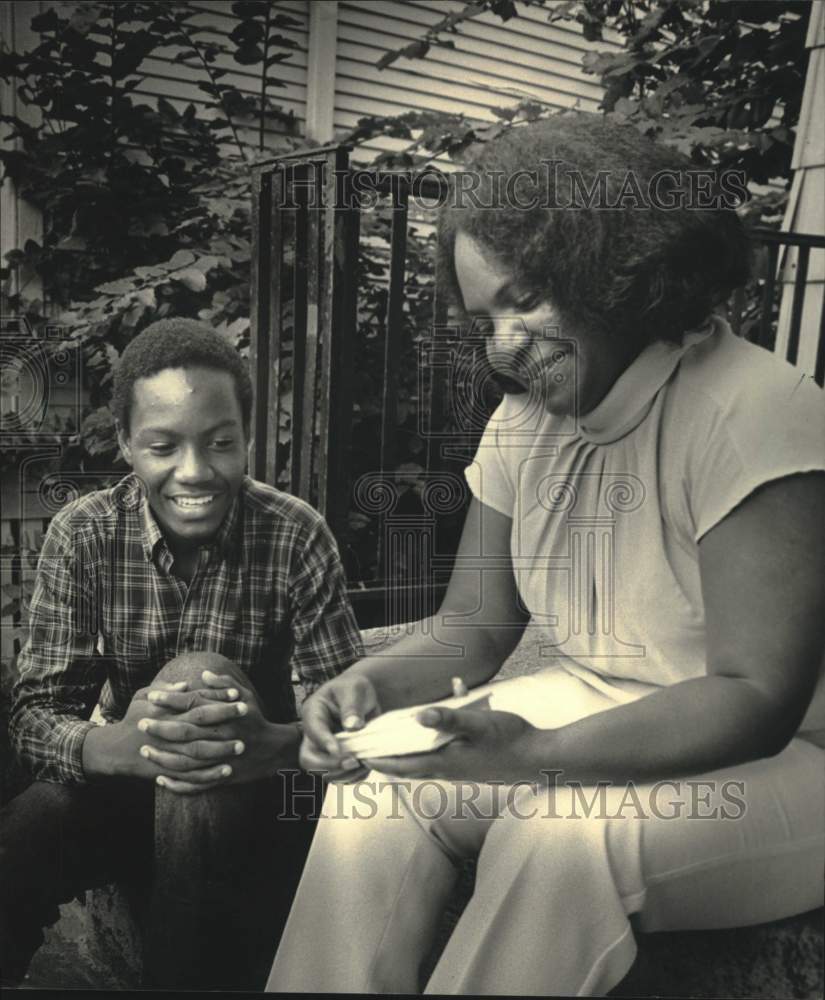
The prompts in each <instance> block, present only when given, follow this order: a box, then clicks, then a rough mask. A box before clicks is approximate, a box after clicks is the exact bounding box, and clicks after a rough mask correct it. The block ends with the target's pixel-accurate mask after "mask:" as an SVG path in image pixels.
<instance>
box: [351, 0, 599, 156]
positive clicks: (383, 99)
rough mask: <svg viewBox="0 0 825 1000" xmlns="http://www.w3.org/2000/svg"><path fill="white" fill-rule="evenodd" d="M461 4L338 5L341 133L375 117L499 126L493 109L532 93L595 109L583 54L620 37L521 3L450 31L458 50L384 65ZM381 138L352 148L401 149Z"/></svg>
mask: <svg viewBox="0 0 825 1000" xmlns="http://www.w3.org/2000/svg"><path fill="white" fill-rule="evenodd" d="M463 6H464V5H463V4H462V3H461V2H459V0H342V2H341V3H339V6H338V53H337V60H336V68H335V115H334V122H335V128H336V130H337V132H338V134H341V133H343V132H345V131H347V130H348V129H351V128H352V127H353V126H355V125H356V124H357V122H358V120H359V119H360V118H363V117H366V116H369V115H394V114H400V113H402V112H404V111H409V110H411V109H414V110H422V111H445V112H449V113H454V114H462V115H465V116H466V117H467V118H469V119H470V120H471V121H474V122H479V123H481V122H493V121H495V120H496V116H495V114H494V112H493V110H492V108H494V107H495V108H501V107H509V106H512V105H513V104H515V103H516V102H517V101H519V100H520V99H522V98H524V97H530V96H532V97H535V98H537V99H539V100H541V101H544V102H546V103H548V104H550V105H552V106H553V107H556V108H559V109H561V108H572V107H579V108H581V109H583V110H586V111H594V110H596V108H597V107H598V103H599V101H600V99H601V94H602V88H601V86H600V85H599V83H598V82H597V80H596V78H594V77H592V76H588V75H587V74H586V73H584V71H583V70H582V67H581V58H582V56H583V55H584V53H585V52H587V51H592V50H593V49H594V48H595V49H599V48H602V49H612V48H617V47H618V43H617V41H616V39H615V38H610V39H607V40H605V41H604V42H601V43H598V44H597V45H595V46H594V45H591V44H590V43H588V42H586V41H585V40H584V39H583V38H582V35H581V31H580V30H579V29H578V27H573V26H564V25H555V24H552V25H551V24H549V23H548V21H547V18H548V11H547V10H546V9H537V8H529V7H525V6H524V5H523V4H518V5H517V6H518V10H519V16H518V17H514V18H511V19H510V20H509V21H506V22H502V21H501V20H500V19H499V18H497V17H496V16H495V15H493V14H483V15H481V16H480V17H477V18H473V19H472V20H469V21H465V22H464V23H463V24H462V25H461V26H460V30H459V33H458V34H456V35H451V36H446V35H445V36H444V37H445V38H446V37H450V38H451V39H452V41H454V42H455V49H446V48H440V47H433V48H431V49H430V51H429V52H428V53H427V56H426V57H425V58H423V59H406V58H402V59H399V60H397V61H396V62H395V63H393V64H392V66H390V67H388V68H387V69H384V70H380V69H378V68H377V67H376V65H375V64H376V63H377V62H378V60H379V59H380V58H381V56H382V55H383V54H384V53H385V52H388V51H392V50H394V49H398V48H401V47H402V46H404V45H406V44H408V43H409V42H412V41H414V40H416V39H418V38H420V37H421V36H422V35H423V34H424V32H425V31H426V30H427V29H428V28H430V27H432V26H433V25H434V24H436V23H437V22H438V21H440V20H441V19H442V18H443V17H444V16H445V15H446V14H448V13H450V12H451V11H458V10H461V9H462V8H463ZM405 145H406V143H405V142H404V141H403V140H393V139H386V138H384V137H380V138H376V139H375V140H373V141H371V142H369V143H365V144H364V145H363V146H362V147H361V148H359V149H358V150H356V154H355V157H354V158H356V159H371V158H372V157H373V156H374V155H375V154H376V153H377V152H378V151H379V150H386V149H395V150H397V149H400V148H403V147H404V146H405Z"/></svg>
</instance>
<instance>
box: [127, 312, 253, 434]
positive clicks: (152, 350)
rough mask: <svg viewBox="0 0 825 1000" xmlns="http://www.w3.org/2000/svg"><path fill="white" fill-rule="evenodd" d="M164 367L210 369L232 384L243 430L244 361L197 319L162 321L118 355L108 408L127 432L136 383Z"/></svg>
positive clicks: (246, 411)
mask: <svg viewBox="0 0 825 1000" xmlns="http://www.w3.org/2000/svg"><path fill="white" fill-rule="evenodd" d="M167 368H211V369H213V370H214V371H219V372H228V373H229V374H230V375H231V376H232V380H233V381H234V383H235V392H236V393H237V396H238V403H239V404H240V407H241V417H242V420H243V425H244V428H245V430H246V431H247V432H248V431H249V424H250V420H251V416H252V382H251V380H250V378H249V372H248V371H247V369H246V364H245V363H244V360H243V358H242V357H241V356H240V354H238V352H237V351H236V350H235V348H234V347H232V345H231V344H229V343H228V342H227V341H226V340H225V339H224V338H223V337H222V336H221V335H220V334H219V333H218V331H217V330H215V329H213V328H212V327H211V326H209V325H208V324H206V323H202V322H200V321H199V320H196V319H185V318H184V317H176V318H173V319H161V320H158V321H157V322H156V323H152V324H151V325H150V326H147V327H146V329H145V330H144V331H143V332H142V333H140V334H138V336H137V337H135V339H134V340H133V341H132V342H131V343H130V344H129V346H128V347H127V348H126V350H125V351H124V352H123V354H122V355H121V356H120V360H119V361H118V364H117V367H116V368H115V371H114V378H113V380H112V402H111V408H112V412H113V413H114V415H115V418H116V419H117V421H118V423H119V424H120V426H121V427H122V428H123V429H124V430H125V431H126V432H127V433H128V432H129V417H130V415H131V410H132V400H133V391H134V385H135V382H137V380H138V379H139V378H150V377H151V376H152V375H157V373H158V372H161V371H164V370H165V369H167Z"/></svg>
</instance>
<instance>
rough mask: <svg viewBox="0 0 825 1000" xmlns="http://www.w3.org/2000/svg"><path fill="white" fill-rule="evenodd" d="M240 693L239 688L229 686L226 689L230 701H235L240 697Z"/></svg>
mask: <svg viewBox="0 0 825 1000" xmlns="http://www.w3.org/2000/svg"><path fill="white" fill-rule="evenodd" d="M239 694H240V691H239V690H238V689H237V688H227V689H226V697H227V698H228V699H229V700H230V701H234V700H235V699H236V698H237V697H238V695H239Z"/></svg>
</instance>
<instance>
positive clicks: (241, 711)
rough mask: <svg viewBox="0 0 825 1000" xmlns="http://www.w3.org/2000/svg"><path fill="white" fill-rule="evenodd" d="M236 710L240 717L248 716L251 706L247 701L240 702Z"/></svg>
mask: <svg viewBox="0 0 825 1000" xmlns="http://www.w3.org/2000/svg"><path fill="white" fill-rule="evenodd" d="M235 708H237V710H238V715H246V713H247V712H248V711H249V705H247V703H246V702H245V701H239V702H238V704H237V705H236V706H235Z"/></svg>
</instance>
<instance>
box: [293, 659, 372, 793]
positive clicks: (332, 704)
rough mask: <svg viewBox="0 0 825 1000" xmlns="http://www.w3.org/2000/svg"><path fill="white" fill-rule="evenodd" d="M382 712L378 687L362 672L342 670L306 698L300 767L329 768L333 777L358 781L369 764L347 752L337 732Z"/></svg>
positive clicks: (329, 772) (328, 770)
mask: <svg viewBox="0 0 825 1000" xmlns="http://www.w3.org/2000/svg"><path fill="white" fill-rule="evenodd" d="M380 714H381V706H380V704H379V702H378V695H377V693H376V691H375V687H374V686H373V683H372V681H371V680H369V678H367V677H365V676H364V675H363V674H357V673H343V674H341V675H340V676H339V677H336V678H334V679H333V680H331V681H327V683H326V684H324V685H322V686H321V687H319V688H318V690H317V691H316V692H315V693H314V694H313V695H311V696H310V697H309V698H307V700H306V702H304V706H303V710H302V712H301V719H302V722H303V725H304V741H303V743H302V744H301V752H300V762H301V767H303V768H304V769H305V770H306V771H326V772H327V778H328V779H329V780H330V781H341V780H343V781H355V780H356V779H357V778H360V777H362V776H363V775H364V774H365V773H366V771H367V768H365V767H364V766H363V765H362V764H361V762H360V761H358V760H356V759H355V758H354V757H351V756H348V755H347V754H346V753H345V752H344V750H343V748H342V747H341V746H340V745H339V743H338V740H336V738H335V733H336V732H339V731H340V730H342V729H348V730H354V729H361V728H363V726H364V724H365V723H366V722H367V721H368V720H369V719H372V718H374V717H375V716H376V715H380Z"/></svg>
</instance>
